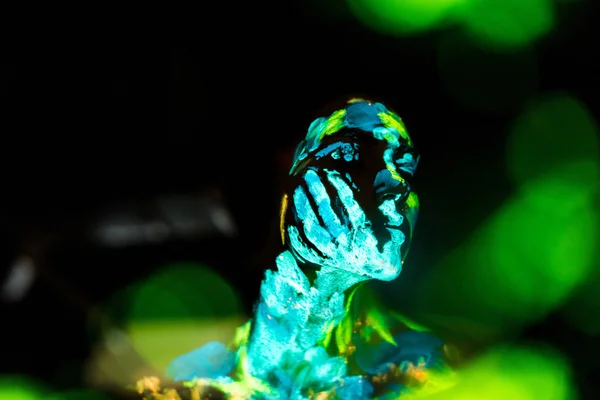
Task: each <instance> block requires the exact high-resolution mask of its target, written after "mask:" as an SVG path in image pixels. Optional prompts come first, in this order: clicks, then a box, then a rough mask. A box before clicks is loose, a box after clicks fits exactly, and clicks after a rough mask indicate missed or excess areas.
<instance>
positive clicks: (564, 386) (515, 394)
mask: <svg viewBox="0 0 600 400" xmlns="http://www.w3.org/2000/svg"><path fill="white" fill-rule="evenodd" d="M458 380H459V382H458V383H457V384H456V386H454V387H452V388H450V389H447V390H444V391H442V392H439V393H437V394H435V395H433V396H427V399H429V400H471V399H473V400H480V399H485V400H507V399H510V400H538V399H552V400H574V399H576V390H575V386H574V382H573V379H572V373H571V368H570V365H569V364H568V363H567V361H566V360H565V358H564V357H563V356H562V355H561V354H559V353H557V352H556V351H553V350H551V349H549V348H526V347H513V348H496V349H492V350H491V351H489V352H488V353H487V354H485V355H483V356H482V357H481V358H479V359H477V360H475V361H474V362H473V363H471V364H470V365H468V366H467V367H466V368H465V369H464V370H461V371H460V373H459V377H458Z"/></svg>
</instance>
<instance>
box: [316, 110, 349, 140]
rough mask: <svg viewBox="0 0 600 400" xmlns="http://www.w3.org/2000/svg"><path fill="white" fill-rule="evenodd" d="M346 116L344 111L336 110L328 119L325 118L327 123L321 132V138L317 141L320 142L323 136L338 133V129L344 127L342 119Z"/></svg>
mask: <svg viewBox="0 0 600 400" xmlns="http://www.w3.org/2000/svg"><path fill="white" fill-rule="evenodd" d="M345 116H346V110H345V109H341V110H337V111H336V112H334V113H333V114H331V116H330V117H329V118H327V122H326V123H325V126H324V128H323V131H322V132H321V136H320V137H319V140H322V139H323V138H324V137H325V136H330V135H333V134H334V133H336V132H338V131H339V130H340V129H342V128H343V127H344V117H345Z"/></svg>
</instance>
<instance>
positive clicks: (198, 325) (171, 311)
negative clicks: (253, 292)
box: [121, 263, 243, 371]
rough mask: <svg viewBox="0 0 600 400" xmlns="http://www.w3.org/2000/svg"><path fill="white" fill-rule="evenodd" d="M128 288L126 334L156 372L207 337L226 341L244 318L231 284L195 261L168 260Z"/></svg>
mask: <svg viewBox="0 0 600 400" xmlns="http://www.w3.org/2000/svg"><path fill="white" fill-rule="evenodd" d="M128 292H129V295H130V300H129V308H128V313H127V314H128V318H127V323H126V329H125V330H126V333H127V334H128V336H129V339H130V341H131V343H132V345H133V347H134V348H135V350H136V351H137V352H138V353H139V355H140V356H142V358H143V359H144V360H146V361H147V362H148V363H149V365H151V366H152V367H154V368H156V369H157V370H159V371H164V370H165V368H166V366H167V364H168V363H169V362H170V361H171V360H172V359H173V358H174V357H176V356H177V355H179V354H182V353H185V352H187V351H190V350H192V349H194V348H196V347H199V346H201V345H202V344H204V343H205V342H207V341H210V340H221V341H223V342H228V341H229V340H231V337H232V336H233V332H234V329H235V327H236V326H237V325H239V324H240V322H241V321H242V320H243V316H241V313H242V307H241V303H240V300H239V297H238V296H237V294H236V292H235V291H234V290H233V288H232V287H231V286H230V284H229V283H228V282H226V281H225V280H224V279H223V278H222V277H221V276H220V275H218V274H217V273H215V272H214V271H213V270H211V269H210V268H207V267H205V266H203V265H199V264H195V263H176V264H171V265H167V266H165V267H164V268H162V269H161V270H159V272H157V273H155V274H154V275H152V276H151V277H149V278H148V279H146V280H144V281H142V282H140V283H139V284H137V285H135V286H134V287H133V288H130V289H129V290H128ZM123 306H124V304H121V307H123Z"/></svg>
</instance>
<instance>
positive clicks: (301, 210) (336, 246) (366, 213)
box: [281, 99, 419, 280]
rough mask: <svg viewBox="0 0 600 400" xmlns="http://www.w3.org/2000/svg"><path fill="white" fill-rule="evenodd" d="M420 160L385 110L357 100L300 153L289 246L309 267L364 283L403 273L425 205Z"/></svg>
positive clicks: (323, 121) (285, 234)
mask: <svg viewBox="0 0 600 400" xmlns="http://www.w3.org/2000/svg"><path fill="white" fill-rule="evenodd" d="M418 161H419V156H418V154H417V152H416V150H415V148H414V145H413V143H412V141H411V139H410V137H409V136H408V133H407V132H406V129H405V128H404V124H403V123H402V121H401V119H400V118H399V117H398V116H397V115H396V114H394V113H393V112H391V111H389V110H388V109H387V108H386V107H385V106H384V105H383V104H380V103H371V102H368V101H365V100H362V99H356V100H350V101H349V102H348V103H347V104H346V106H345V108H342V109H340V110H338V111H336V112H334V113H333V114H331V115H330V116H329V117H327V118H318V119H317V120H315V121H314V122H313V123H312V124H311V125H310V128H309V130H308V133H307V135H306V138H305V139H304V140H303V141H302V142H301V143H300V144H299V145H298V147H297V149H296V153H295V156H294V163H293V166H292V169H291V171H290V182H289V185H290V186H289V189H288V190H287V192H286V195H285V196H284V198H283V203H282V209H281V233H282V240H283V241H284V244H285V245H287V246H288V247H289V248H290V249H291V251H292V252H293V253H294V254H295V255H296V256H297V257H300V258H301V259H302V260H303V261H305V262H307V263H310V264H315V265H318V266H320V267H321V269H323V268H336V269H343V270H345V271H347V272H350V273H353V274H357V275H362V276H364V277H365V278H370V279H379V280H392V279H395V278H396V277H397V276H398V275H399V274H400V272H401V270H402V263H403V261H404V258H405V257H406V254H407V252H408V249H409V246H410V240H411V237H412V229H413V226H414V224H415V221H416V217H417V212H418V207H419V202H418V198H417V195H416V194H415V193H414V192H413V191H412V190H411V187H410V184H409V181H408V180H409V179H410V178H411V177H412V176H413V174H414V172H415V169H416V167H417V163H418Z"/></svg>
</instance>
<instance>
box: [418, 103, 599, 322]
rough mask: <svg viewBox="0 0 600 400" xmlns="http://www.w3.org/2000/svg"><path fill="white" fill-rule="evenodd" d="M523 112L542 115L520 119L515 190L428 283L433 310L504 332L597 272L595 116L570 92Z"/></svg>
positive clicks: (512, 158) (512, 166) (512, 153)
mask: <svg viewBox="0 0 600 400" xmlns="http://www.w3.org/2000/svg"><path fill="white" fill-rule="evenodd" d="M524 115H525V116H528V115H531V116H536V117H535V118H533V117H532V118H520V119H518V120H517V122H516V123H515V125H514V128H513V129H512V131H511V132H510V136H509V146H508V151H507V160H508V165H507V167H508V170H509V173H510V174H511V176H512V177H513V179H514V181H515V182H516V183H517V188H516V192H515V194H514V195H513V196H512V197H511V198H510V199H509V200H508V201H506V202H505V204H504V205H503V206H502V207H500V208H499V209H498V210H497V211H496V212H495V213H494V214H493V215H492V216H490V218H488V219H487V220H486V221H485V222H484V223H483V224H482V225H481V226H480V227H479V229H478V230H476V231H475V232H474V233H473V235H472V236H471V237H470V238H469V239H468V240H467V241H466V242H465V243H464V244H463V245H461V246H459V247H458V248H457V249H456V250H455V251H454V252H452V253H451V254H449V255H448V256H447V257H445V258H444V259H443V260H442V262H441V264H440V265H439V266H438V267H437V268H436V269H435V270H434V272H433V273H432V276H431V279H430V280H428V281H426V282H425V284H424V287H423V290H422V292H421V293H422V294H421V296H422V302H423V304H427V305H426V306H424V307H426V308H427V309H428V310H434V311H433V312H434V313H435V314H441V315H447V316H460V317H462V318H465V319H467V320H471V321H474V322H477V323H481V324H483V325H484V326H487V327H491V328H493V329H494V330H495V331H496V332H497V333H504V332H506V331H511V330H513V329H516V328H519V327H521V326H522V325H523V324H527V323H530V322H532V321H533V320H536V319H539V318H542V317H543V316H544V315H546V313H548V312H549V311H551V310H553V309H555V308H557V307H558V306H560V305H561V304H562V303H563V302H565V301H566V300H567V299H568V296H570V295H571V294H572V293H573V292H574V290H575V289H577V288H578V287H579V286H580V285H581V284H583V283H585V282H586V280H587V279H589V276H590V273H591V271H592V268H593V266H594V262H595V255H596V247H597V244H598V242H599V239H600V236H599V227H598V207H597V203H596V202H597V193H598V182H599V180H600V173H599V167H598V160H597V148H596V147H590V148H588V146H591V145H595V144H597V143H596V135H595V133H596V132H595V129H594V125H593V123H592V122H593V121H590V120H589V119H588V117H589V115H588V113H587V112H586V111H585V108H583V106H582V105H581V104H579V103H578V102H576V101H575V100H573V99H572V98H570V97H568V96H567V97H561V98H558V97H554V96H549V97H544V98H541V99H539V100H538V101H534V102H532V103H531V105H530V108H529V109H528V110H526V112H525V113H524ZM524 121H535V124H533V122H532V124H527V123H526V122H524ZM536 124H538V125H536ZM536 126H541V127H545V128H544V129H538V130H536ZM581 141H582V142H583V143H584V144H583V146H580V145H579V144H575V143H576V142H577V143H578V142H581ZM556 142H559V143H561V145H559V144H556Z"/></svg>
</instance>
